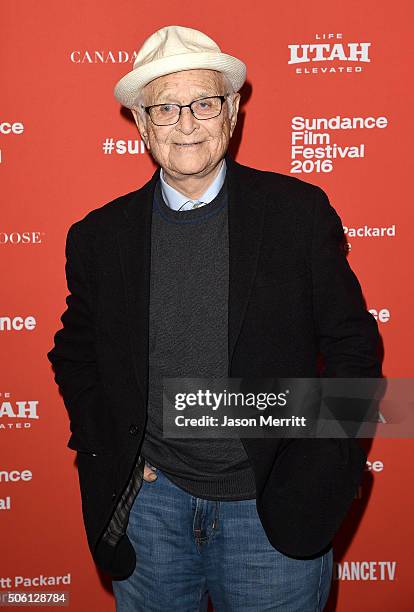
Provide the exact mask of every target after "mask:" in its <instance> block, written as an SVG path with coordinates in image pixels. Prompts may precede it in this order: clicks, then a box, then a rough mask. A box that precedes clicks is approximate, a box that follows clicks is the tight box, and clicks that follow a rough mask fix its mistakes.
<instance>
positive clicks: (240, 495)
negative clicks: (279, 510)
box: [141, 179, 256, 500]
mask: <svg viewBox="0 0 414 612" xmlns="http://www.w3.org/2000/svg"><path fill="white" fill-rule="evenodd" d="M227 210H228V207H227V179H225V180H224V183H223V185H222V187H221V189H220V191H219V193H218V194H217V196H216V197H215V198H214V199H213V200H212V201H211V202H208V203H207V204H204V205H203V206H201V207H199V208H195V209H191V210H186V211H177V210H174V209H172V208H169V206H168V205H167V204H166V202H165V201H164V199H163V196H162V191H161V185H160V181H159V180H158V182H157V184H156V187H155V192H154V201H153V210H152V230H151V284H150V314H149V316H150V321H149V389H148V420H147V426H146V431H145V435H144V441H143V445H142V449H141V454H142V455H143V456H144V457H145V458H146V459H147V461H148V462H149V463H150V464H152V465H153V466H155V467H158V468H160V469H161V470H162V471H163V473H165V475H166V476H167V478H169V479H170V480H171V481H172V482H174V483H175V484H176V485H177V486H179V487H181V488H182V489H184V490H185V491H187V492H189V493H191V494H192V495H194V496H196V497H201V498H205V499H215V500H242V499H253V498H255V497H256V489H255V479H254V473H253V470H252V467H251V463H250V461H249V459H248V456H247V454H246V451H245V449H244V446H243V444H242V442H241V441H240V439H239V438H203V439H190V438H182V439H179V438H164V437H163V435H162V422H163V419H162V377H163V376H171V377H181V376H182V377H194V378H197V377H226V376H227V372H228V345H227V342H228V336H227V332H228V278H229V276H228V274H229V272H228V264H229V252H228V215H227Z"/></svg>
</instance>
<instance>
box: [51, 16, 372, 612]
mask: <svg viewBox="0 0 414 612" xmlns="http://www.w3.org/2000/svg"><path fill="white" fill-rule="evenodd" d="M245 77H246V69H245V65H244V64H243V63H242V62H241V61H240V60H238V59H236V58H234V57H231V56H230V55H227V54H225V53H222V52H221V51H220V48H219V47H218V46H217V45H216V43H215V42H214V41H213V40H212V39H211V38H209V37H208V36H206V35H205V34H203V33H202V32H199V31H197V30H193V29H190V28H186V27H181V26H167V27H164V28H162V29H161V30H159V31H157V32H155V33H154V34H153V35H152V36H150V37H149V38H147V39H146V41H145V42H144V44H143V46H142V47H141V49H140V50H139V52H138V55H137V58H136V61H135V63H134V69H133V70H132V71H131V72H130V73H128V74H127V75H126V76H124V77H123V78H122V79H121V80H120V81H119V82H118V84H117V86H116V88H115V95H116V98H117V99H118V100H119V101H120V102H121V103H122V104H124V105H125V106H126V107H128V108H130V109H131V110H132V113H133V115H134V118H135V121H136V123H137V126H138V129H139V132H140V134H141V137H142V138H143V140H144V141H145V144H146V147H147V148H148V150H149V151H150V154H151V155H152V157H153V159H154V160H155V162H157V164H158V165H159V166H160V167H159V168H157V170H156V171H155V172H154V174H153V176H152V178H151V180H150V181H148V182H147V183H146V184H145V185H144V186H143V187H142V188H140V189H138V190H137V191H134V192H132V193H129V194H127V195H124V196H121V197H120V198H118V199H116V200H114V201H113V202H110V203H108V204H106V205H105V206H102V207H100V208H98V209H95V210H93V211H91V212H90V213H89V214H88V215H86V217H85V218H84V219H82V220H80V221H78V222H76V223H74V224H73V225H72V226H71V228H70V229H69V232H68V237H67V246H66V253H67V267H66V273H67V281H68V288H69V290H70V295H69V296H68V298H67V302H68V308H67V310H66V311H65V313H64V314H63V315H62V322H63V328H62V329H61V330H59V331H58V332H57V333H56V334H55V345H54V347H53V349H52V350H51V351H50V352H49V353H48V357H49V359H50V361H51V362H52V364H53V366H54V369H55V379H56V382H57V383H58V384H59V386H60V388H61V390H62V394H63V398H64V401H65V404H66V407H67V408H68V411H69V416H70V422H71V431H72V435H71V438H70V440H69V442H68V446H69V447H70V448H72V449H74V450H76V451H77V458H78V470H79V479H80V487H81V494H82V508H83V516H84V522H85V527H86V533H87V537H88V543H89V546H90V550H91V553H92V555H93V558H94V559H95V561H96V563H97V564H98V566H99V567H100V568H102V569H103V570H104V571H106V572H108V573H109V574H110V576H111V577H112V580H113V589H114V594H115V597H116V607H117V610H118V611H122V612H126V611H132V610H134V611H141V612H152V611H154V612H155V611H161V610H166V609H168V610H177V611H179V612H186V611H188V612H190V611H194V610H205V609H206V606H207V598H208V595H209V596H210V598H211V600H212V603H213V606H214V609H215V610H216V611H217V612H233V611H234V612H236V611H237V612H242V611H247V610H252V611H255V612H259V611H261V610H281V611H289V612H293V611H298V612H299V611H300V612H307V611H309V612H310V611H311V610H312V611H314V610H322V609H323V607H324V605H325V602H326V600H327V597H328V594H329V589H330V582H331V575H332V547H331V541H332V538H333V536H334V534H335V533H336V531H337V529H338V528H339V525H340V524H341V522H342V520H343V518H344V516H345V514H346V512H347V510H348V508H349V505H350V503H351V501H352V499H353V497H354V495H355V491H356V489H357V486H358V484H359V480H360V478H361V475H362V471H363V467H364V465H365V460H366V455H365V453H364V452H363V451H362V450H361V448H360V447H359V445H358V444H357V443H356V441H355V440H352V439H324V440H316V439H275V438H269V437H265V438H250V437H249V438H239V437H233V438H217V439H216V438H204V439H191V438H188V437H186V438H172V437H164V436H163V418H162V416H163V415H162V389H163V378H164V377H226V376H229V377H236V378H237V377H258V378H260V377H263V378H265V377H316V376H318V373H319V370H318V368H319V361H318V359H319V357H322V359H323V360H324V370H323V374H324V375H325V376H329V377H337V376H339V377H341V376H342V377H346V376H350V377H354V376H367V377H373V376H374V377H375V376H379V375H380V371H381V366H380V362H379V360H378V357H377V343H378V330H377V325H376V322H375V320H374V318H373V317H372V315H371V314H370V313H368V312H367V310H366V309H365V306H364V301H363V297H362V293H361V288H360V285H359V283H358V280H357V279H356V277H355V275H354V273H353V272H352V270H351V268H350V267H349V264H348V262H347V259H346V256H345V253H344V251H343V249H342V239H343V229H342V225H341V222H340V219H339V217H338V215H337V214H336V212H335V211H334V209H333V208H332V207H331V206H330V204H329V201H328V198H327V196H326V195H325V193H324V192H323V191H322V190H321V189H320V188H319V187H316V186H314V185H311V184H309V183H306V182H304V181H300V180H298V179H295V178H292V177H289V176H284V175H281V174H278V173H274V172H263V171H259V170H256V169H254V168H249V167H247V166H243V165H241V164H239V163H237V162H235V161H234V160H232V158H231V157H230V156H229V155H228V153H227V149H228V145H229V140H230V138H231V136H232V134H233V132H234V129H235V126H236V122H237V114H238V109H239V102H240V94H239V93H238V90H239V89H240V88H241V86H242V85H243V83H244V80H245Z"/></svg>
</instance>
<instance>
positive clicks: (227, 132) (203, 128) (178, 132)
mask: <svg viewBox="0 0 414 612" xmlns="http://www.w3.org/2000/svg"><path fill="white" fill-rule="evenodd" d="M225 93H227V91H225V87H224V82H223V79H222V75H221V73H219V72H216V71H215V70H182V71H181V72H174V73H172V74H168V75H165V76H162V77H159V78H157V79H154V80H153V81H151V82H150V83H148V85H146V87H145V88H144V89H143V95H144V101H143V104H144V105H145V106H150V105H152V104H163V103H167V102H168V103H170V104H173V103H175V104H190V102H192V101H193V100H197V99H198V98H203V97H207V96H216V95H223V94H225ZM239 101H240V94H239V93H236V94H234V102H233V110H232V113H231V114H229V112H228V106H227V100H225V101H224V103H223V106H222V109H221V113H220V115H218V117H214V118H212V119H206V120H198V119H196V118H195V117H194V116H193V114H192V112H191V110H190V109H189V108H183V109H182V110H181V116H180V119H179V121H178V122H177V123H176V124H174V125H167V126H157V125H154V124H153V123H152V121H151V119H150V117H149V115H148V114H147V113H144V115H145V116H143V115H142V114H141V113H140V112H138V111H137V110H136V109H132V112H133V115H134V118H135V122H136V124H137V126H138V129H139V132H140V134H141V137H142V138H143V140H144V142H145V144H146V146H147V148H148V149H149V150H150V151H151V154H152V156H153V158H154V159H155V161H156V162H157V163H158V164H159V165H160V166H161V167H162V168H163V169H164V170H165V172H167V173H169V174H170V175H172V176H174V177H176V178H183V177H184V176H185V175H187V176H188V175H198V176H204V175H206V174H208V173H209V172H211V170H212V169H213V168H214V167H215V166H216V165H217V164H218V162H219V161H220V160H221V159H222V158H223V157H224V155H225V153H226V151H227V148H228V145H229V141H230V138H231V136H232V134H233V131H234V128H235V126H236V121H237V112H238V109H239ZM179 143H199V144H196V145H194V146H191V147H182V146H181V147H180V146H179Z"/></svg>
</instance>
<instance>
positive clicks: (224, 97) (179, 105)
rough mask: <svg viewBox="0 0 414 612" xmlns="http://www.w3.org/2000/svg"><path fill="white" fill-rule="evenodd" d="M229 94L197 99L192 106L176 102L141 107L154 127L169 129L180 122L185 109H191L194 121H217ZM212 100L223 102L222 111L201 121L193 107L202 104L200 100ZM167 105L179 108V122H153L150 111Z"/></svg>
mask: <svg viewBox="0 0 414 612" xmlns="http://www.w3.org/2000/svg"><path fill="white" fill-rule="evenodd" d="M229 95H230V94H229V93H226V94H224V95H223V96H204V97H203V98H197V99H196V100H192V102H190V104H176V103H175V102H164V103H161V104H151V105H150V106H144V105H143V104H141V107H142V108H143V109H144V110H145V112H146V113H148V115H149V118H150V119H151V121H152V123H153V124H154V125H157V126H158V127H167V126H169V125H175V124H176V123H178V122H179V120H180V117H181V110H182V109H183V108H189V109H190V111H191V114H192V115H193V117H194V119H197V121H208V120H209V119H215V118H216V117H219V116H220V115H221V111H222V110H223V104H224V100H225V99H226V98H227V97H228V96H229ZM210 98H219V99H220V102H221V106H220V111H219V112H218V113H217V115H213V117H206V118H205V119H199V118H198V117H196V116H195V114H194V111H193V109H192V108H191V105H192V104H194V102H200V100H208V99H210ZM166 104H170V106H178V107H179V109H180V110H179V112H178V118H177V121H174V123H161V124H160V123H155V121H154V120H153V118H152V117H151V114H150V109H151V108H154V106H165V105H166Z"/></svg>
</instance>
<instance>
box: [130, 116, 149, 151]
mask: <svg viewBox="0 0 414 612" xmlns="http://www.w3.org/2000/svg"><path fill="white" fill-rule="evenodd" d="M131 112H132V114H133V116H134V121H135V123H136V125H137V128H138V131H139V133H140V135H141V138H142V140H143V141H144V142H145V146H146V147H147V149H148V150H149V149H150V145H149V138H148V132H147V126H146V124H145V121H144V120H143V118H142V115H141V113H140V112H139V111H138V110H137V109H136V108H131Z"/></svg>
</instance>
